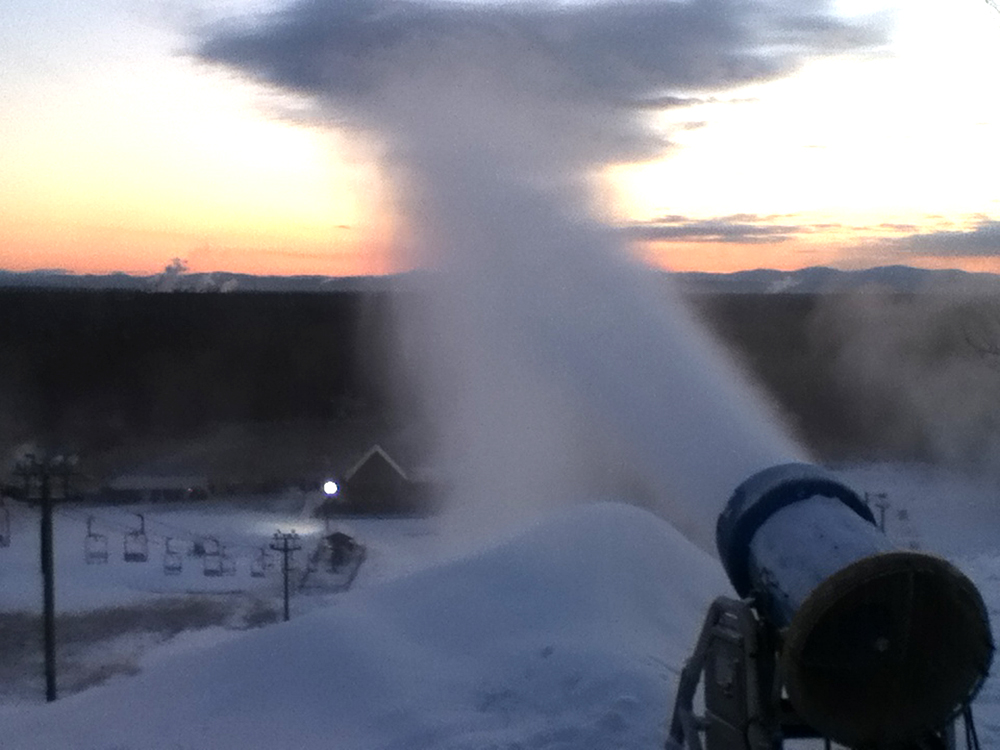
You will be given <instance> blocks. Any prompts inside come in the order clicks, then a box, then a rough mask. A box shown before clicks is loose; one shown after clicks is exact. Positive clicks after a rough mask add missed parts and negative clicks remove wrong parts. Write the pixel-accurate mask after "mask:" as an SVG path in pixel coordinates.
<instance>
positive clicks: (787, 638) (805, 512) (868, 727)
mask: <svg viewBox="0 0 1000 750" xmlns="http://www.w3.org/2000/svg"><path fill="white" fill-rule="evenodd" d="M716 544H717V547H718V550H719V555H720V557H721V560H722V564H723V566H724V567H725V569H726V573H727V574H728V576H729V580H730V581H731V582H732V584H733V587H734V588H735V590H736V592H737V594H738V595H739V596H740V599H739V600H735V599H728V598H720V599H717V600H716V601H715V603H714V604H713V605H712V608H711V609H710V611H709V614H708V618H707V619H706V622H705V626H704V628H703V631H702V634H701V637H700V638H699V641H698V644H697V646H696V648H695V652H694V655H693V656H692V658H691V659H690V660H689V662H688V664H687V665H686V666H685V669H684V672H683V673H682V677H681V683H680V685H679V687H678V691H677V698H676V704H675V708H674V714H673V719H672V722H671V727H670V738H669V740H668V747H673V748H691V749H692V750H700V749H701V747H702V738H704V742H705V745H706V746H707V750H736V749H737V748H755V749H756V748H760V749H761V750H763V749H764V748H776V747H780V746H781V744H782V742H783V741H784V740H785V739H791V738H799V737H822V738H825V739H826V740H828V741H830V740H832V741H835V742H837V743H839V744H842V745H845V746H847V747H852V748H910V747H913V748H917V747H922V748H930V747H940V746H943V744H944V743H945V742H946V739H947V737H948V736H949V732H950V730H951V727H952V724H953V720H954V719H955V718H956V717H957V716H958V715H959V714H964V715H965V720H966V729H967V732H969V731H971V732H972V735H973V736H974V728H972V727H971V726H970V725H971V712H969V711H968V705H969V703H970V702H971V700H972V698H973V697H974V696H975V694H976V692H977V691H978V689H979V687H980V686H981V685H982V682H983V680H984V679H985V678H986V676H987V673H988V671H989V667H990V664H991V661H992V657H993V650H994V645H993V639H992V635H991V632H990V625H989V618H988V615H987V611H986V607H985V606H984V604H983V600H982V597H981V596H980V594H979V591H978V590H977V589H976V587H975V586H974V585H973V584H972V582H971V581H969V579H968V578H967V577H966V576H964V575H963V574H962V573H961V572H959V571H958V570H957V569H956V568H955V567H954V566H953V565H951V564H950V563H948V562H947V561H945V560H943V559H940V558H938V557H934V556H932V555H928V554H923V553H917V552H912V551H898V550H895V549H893V547H892V545H891V543H890V542H889V540H888V539H887V538H886V537H885V535H884V534H882V532H881V531H880V530H879V528H878V527H877V525H876V524H875V519H874V517H873V516H872V513H871V511H870V510H869V509H868V507H867V506H866V505H865V503H864V502H863V501H862V500H861V499H860V498H859V497H858V495H857V494H856V493H855V492H853V491H852V490H851V489H850V488H848V487H846V486H845V485H843V484H842V483H840V482H839V481H838V480H836V479H835V478H834V477H833V476H832V475H830V474H829V473H827V472H826V471H824V470H822V469H820V468H818V467H816V466H812V465H809V464H786V465H781V466H775V467H771V468H769V469H766V470H764V471H762V472H760V473H758V474H755V475H753V476H752V477H750V478H749V479H747V480H746V481H745V482H743V484H741V485H740V486H739V487H737V488H736V491H735V492H734V493H733V495H732V497H731V498H730V500H729V502H728V504H727V505H726V507H725V509H724V510H723V512H722V513H721V514H720V516H719V519H718V523H717V526H716ZM702 676H704V697H705V715H704V716H701V717H698V716H695V715H694V712H693V708H692V706H693V698H694V694H695V691H696V689H697V686H698V683H699V681H700V680H701V678H702Z"/></svg>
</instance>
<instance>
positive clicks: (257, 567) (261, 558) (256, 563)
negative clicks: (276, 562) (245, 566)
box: [250, 547, 268, 578]
mask: <svg viewBox="0 0 1000 750" xmlns="http://www.w3.org/2000/svg"><path fill="white" fill-rule="evenodd" d="M267 568H268V565H267V550H265V548H264V547H261V548H260V551H259V552H258V553H257V557H255V558H254V559H253V560H252V561H251V563H250V577H251V578H263V577H264V576H266V575H267Z"/></svg>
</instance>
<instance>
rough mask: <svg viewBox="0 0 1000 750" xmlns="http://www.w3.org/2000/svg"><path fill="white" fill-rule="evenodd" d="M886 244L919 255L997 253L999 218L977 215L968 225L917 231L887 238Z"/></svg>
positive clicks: (973, 255)
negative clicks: (970, 225) (895, 237)
mask: <svg viewBox="0 0 1000 750" xmlns="http://www.w3.org/2000/svg"><path fill="white" fill-rule="evenodd" d="M887 244H888V245H889V246H890V247H891V248H892V249H894V250H898V251H900V252H903V253H910V254H913V255H921V256H945V257H950V258H962V257H965V258H984V257H1000V220H996V219H988V218H980V219H979V220H978V221H977V223H976V224H975V225H974V226H973V227H971V228H969V229H942V230H936V231H931V232H917V233H914V234H910V235H908V236H905V237H900V238H898V239H893V240H888V241H887Z"/></svg>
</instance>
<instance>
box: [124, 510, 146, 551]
mask: <svg viewBox="0 0 1000 750" xmlns="http://www.w3.org/2000/svg"><path fill="white" fill-rule="evenodd" d="M135 515H137V516H138V517H139V528H138V529H136V530H135V531H130V532H128V533H127V534H126V535H125V562H132V563H140V562H146V561H147V560H148V559H149V540H148V539H147V538H146V519H145V517H144V516H143V515H142V514H141V513H136V514H135Z"/></svg>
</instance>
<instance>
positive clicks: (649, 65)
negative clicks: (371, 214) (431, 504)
mask: <svg viewBox="0 0 1000 750" xmlns="http://www.w3.org/2000/svg"><path fill="white" fill-rule="evenodd" d="M880 36H881V32H880V30H879V29H878V28H877V26H875V25H873V24H872V23H870V21H865V22H863V23H859V24H851V23H850V22H845V21H842V20H840V19H836V18H834V17H832V16H830V15H829V14H828V13H827V10H826V4H825V3H824V2H822V1H820V0H817V2H814V3H806V4H794V5H789V4H783V3H773V4H768V3H765V4H760V3H752V4H748V3H745V2H742V0H722V1H721V2H712V3H705V2H700V1H699V0H693V1H692V2H688V3H644V2H636V3H615V4H595V5H565V6H550V5H534V4H505V5H495V6H491V5H475V6H473V5H467V4H461V3H448V2H445V3H407V2H383V1H382V0H349V1H345V2H338V3H319V2H310V1H303V2H300V3H298V4H296V5H293V6H290V7H289V8H288V9H286V10H285V11H282V12H280V13H275V14H273V15H271V16H266V17H263V19H257V20H256V21H254V22H250V23H248V24H245V25H243V26H239V25H236V26H232V25H229V26H223V27H213V28H210V29H208V30H207V31H206V32H205V33H204V34H203V41H202V43H201V45H200V46H199V49H198V55H199V57H200V58H202V59H204V60H208V61H210V62H215V63H222V64H225V65H228V66H230V67H234V68H236V69H239V70H241V71H243V72H244V73H246V74H248V75H250V76H252V77H254V78H256V79H258V80H262V81H265V82H267V83H269V84H272V85H276V86H278V87H279V88H282V89H284V90H288V91H294V92H296V93H299V94H301V93H307V94H309V95H311V96H312V97H313V98H314V100H315V102H316V104H317V105H318V107H319V109H318V111H317V113H316V115H317V116H318V117H320V118H322V119H323V120H324V121H333V122H335V123H337V124H339V125H344V124H347V125H350V126H353V127H355V128H357V129H358V131H359V132H362V133H364V134H365V137H367V138H373V139H375V140H376V141H377V143H378V145H379V148H380V149H381V151H382V153H383V154H384V160H383V165H384V166H385V168H386V172H387V174H388V175H389V177H390V183H391V185H392V189H393V190H394V194H395V200H396V203H397V206H396V208H397V210H398V212H399V214H400V215H401V216H402V217H404V221H403V224H404V226H403V227H402V231H401V233H400V234H401V236H404V237H407V238H408V242H407V247H406V248H405V250H406V252H407V253H408V254H409V256H408V258H407V260H408V261H411V262H415V263H416V265H418V266H421V267H424V268H427V269H430V271H429V272H428V273H426V274H423V275H422V276H421V279H422V284H421V289H420V291H421V294H419V295H414V297H417V298H419V299H420V304H418V305H417V306H416V307H415V308H413V309H407V310H403V311H402V313H401V319H402V321H403V324H404V329H405V331H404V334H405V335H404V337H403V338H404V340H403V342H402V344H401V351H403V352H405V353H406V354H407V356H406V357H404V358H403V359H402V360H401V366H400V368H399V369H400V371H401V374H402V376H403V377H415V378H417V379H419V381H420V382H421V384H422V387H423V389H424V392H425V393H426V395H427V399H428V404H429V410H430V412H431V413H432V414H433V415H434V416H435V417H436V418H438V420H437V421H438V423H439V429H438V438H439V447H440V460H441V462H442V463H443V465H444V468H445V470H446V471H447V473H448V475H449V477H450V478H453V480H454V481H453V496H454V502H453V511H454V513H455V514H457V515H458V516H461V517H463V518H464V519H465V521H466V522H467V524H468V525H471V526H478V527H480V528H482V529H483V530H485V531H489V532H490V533H494V532H495V530H496V527H497V524H498V523H500V521H502V520H503V519H504V518H507V519H508V520H509V519H512V518H523V516H524V515H525V514H526V513H530V512H534V511H536V510H537V509H539V508H545V507H547V506H550V505H552V504H556V503H563V502H568V501H573V500H576V499H581V498H583V499H590V498H593V497H602V496H603V497H608V496H615V497H620V498H622V499H627V500H631V501H633V502H636V503H640V504H643V505H646V506H648V507H651V508H653V509H655V510H657V511H658V512H659V513H660V514H661V515H663V516H664V517H665V518H666V519H668V520H669V521H671V522H672V523H673V524H675V525H676V526H677V527H678V528H679V529H681V530H682V531H683V532H684V533H685V534H687V535H688V536H689V537H690V538H692V539H694V540H696V541H698V542H699V543H700V544H702V545H703V546H706V547H708V548H712V547H713V545H712V543H711V541H710V540H711V538H712V536H713V529H714V524H715V520H716V516H717V513H718V511H719V509H720V508H721V506H722V504H723V503H724V502H725V501H726V499H727V498H728V497H729V495H730V493H731V491H732V490H733V489H734V488H735V487H736V486H737V485H738V484H739V483H740V482H741V481H742V480H743V479H745V478H746V477H747V476H748V475H749V474H751V473H753V472H755V471H757V470H759V469H762V468H764V467H767V466H769V465H772V464H775V463H781V462H785V461H790V460H797V459H799V458H800V455H799V454H800V451H799V449H798V448H797V447H796V446H795V445H793V444H792V442H791V441H790V440H789V439H788V438H787V437H786V436H785V435H784V434H783V432H782V430H781V429H780V428H779V427H777V426H776V424H775V421H774V419H772V417H771V416H770V415H769V414H768V413H767V412H768V410H767V409H766V408H765V406H764V405H763V404H762V403H761V402H760V401H759V399H758V398H757V396H756V395H755V394H754V393H753V391H752V389H751V388H749V387H748V386H747V385H746V384H745V383H744V382H742V379H741V378H740V377H739V376H738V375H737V373H736V372H735V371H734V370H733V369H732V367H731V366H730V365H729V364H728V363H727V362H726V361H725V359H724V358H723V357H722V356H720V354H719V353H718V352H717V351H715V349H714V347H713V345H712V344H711V343H710V342H709V341H707V340H706V338H705V337H704V336H703V335H702V334H701V332H700V331H699V330H698V328H697V327H696V326H695V325H694V324H693V323H692V322H691V319H690V318H689V316H688V315H687V313H686V312H685V310H684V309H683V307H682V306H681V305H680V304H679V303H678V302H677V300H676V299H674V298H673V297H672V295H671V294H670V293H669V291H668V289H667V285H666V283H665V282H664V281H663V279H662V278H660V277H659V276H656V275H654V274H652V272H650V271H649V270H647V269H644V268H641V267H640V266H639V265H638V264H637V263H636V262H634V261H633V260H632V259H631V258H630V257H629V250H628V247H627V245H626V243H625V242H624V240H623V239H622V237H621V236H620V234H619V233H617V232H616V231H615V230H614V229H612V228H610V227H609V226H607V225H606V224H605V223H604V222H602V221H601V218H600V217H601V213H600V210H599V202H598V201H597V200H596V196H597V195H598V194H599V190H598V189H597V186H598V178H599V175H600V172H601V170H602V168H603V167H605V166H606V165H608V164H612V163H624V162H636V161H642V160H645V159H649V158H651V157H653V156H656V155H658V154H661V153H662V152H663V150H664V148H665V147H666V143H665V141H664V139H663V136H662V135H661V134H659V133H658V132H657V131H656V130H655V129H654V128H653V127H651V119H650V117H651V113H652V112H654V111H655V109H656V108H657V107H667V106H676V105H677V104H678V103H679V102H681V103H682V102H683V101H684V100H683V97H681V98H678V96H677V95H678V94H690V95H697V94H698V93H699V92H703V91H718V90H722V89H725V88H727V87H732V86H735V85H738V84H740V83H744V82H747V81H759V80H763V79H766V78H774V77H778V76H780V75H782V74H784V73H786V72H788V71H790V70H793V69H794V68H795V67H797V66H798V65H800V64H801V63H802V61H803V59H805V58H806V57H809V56H823V55H831V54H838V53H841V52H844V51H846V50H851V49H857V48H859V47H866V46H870V45H872V44H877V43H878V41H879V40H880Z"/></svg>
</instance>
